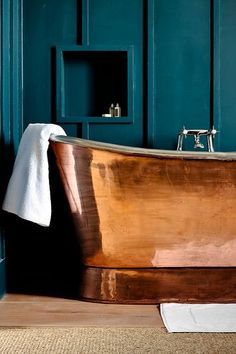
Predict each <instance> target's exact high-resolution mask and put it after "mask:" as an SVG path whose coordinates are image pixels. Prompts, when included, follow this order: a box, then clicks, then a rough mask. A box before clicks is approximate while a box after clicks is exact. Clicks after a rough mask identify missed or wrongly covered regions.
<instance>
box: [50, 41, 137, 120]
mask: <svg viewBox="0 0 236 354" xmlns="http://www.w3.org/2000/svg"><path fill="white" fill-rule="evenodd" d="M132 62H133V48H132V46H130V47H125V48H124V47H119V48H113V47H112V48H111V47H110V46H109V47H102V48H101V47H97V46H96V47H95V46H92V47H91V46H89V47H83V46H70V47H59V48H57V121H58V122H74V123H76V122H78V123H81V122H88V123H96V124H97V123H103V124H104V123H107V124H109V123H132V122H133V104H134V98H133V90H132V88H133V86H134V75H133V66H132ZM111 103H114V104H116V103H119V105H120V106H121V117H102V114H104V113H108V110H109V106H110V104H111Z"/></svg>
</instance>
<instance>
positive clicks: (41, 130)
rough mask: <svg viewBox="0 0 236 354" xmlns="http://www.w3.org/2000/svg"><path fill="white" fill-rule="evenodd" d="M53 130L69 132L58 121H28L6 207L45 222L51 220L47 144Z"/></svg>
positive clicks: (31, 219)
mask: <svg viewBox="0 0 236 354" xmlns="http://www.w3.org/2000/svg"><path fill="white" fill-rule="evenodd" d="M51 134H56V135H66V133H65V131H64V130H63V129H62V128H61V127H60V126H58V125H55V124H41V123H36V124H29V125H28V127H27V128H26V130H25V131H24V134H23V135H22V138H21V141H20V145H19V149H18V152H17V156H16V160H15V163H14V167H13V172H12V176H11V178H10V181H9V184H8V187H7V191H6V195H5V199H4V202H3V206H2V208H3V210H6V211H8V212H10V213H14V214H16V215H18V216H20V217H21V218H23V219H26V220H29V221H32V222H34V223H36V224H39V225H42V226H49V225H50V220H51V196H50V187H49V168H48V156H47V151H48V146H49V137H50V135H51Z"/></svg>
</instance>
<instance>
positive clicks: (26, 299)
mask: <svg viewBox="0 0 236 354" xmlns="http://www.w3.org/2000/svg"><path fill="white" fill-rule="evenodd" d="M0 326H1V327H6V326H13V327H16V326H23V327H28V326H47V327H48V326H53V327H55V326H63V327H64V326H76V327H77V326H81V327H90V326H92V327H156V328H163V327H164V325H163V323H162V320H161V317H160V314H159V309H158V307H157V306H155V305H115V304H114V305H113V304H97V303H89V302H82V301H78V300H67V299H61V298H52V297H44V296H31V295H17V294H7V295H5V297H4V298H3V299H2V300H1V301H0Z"/></svg>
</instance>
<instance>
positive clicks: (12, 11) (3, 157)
mask: <svg viewBox="0 0 236 354" xmlns="http://www.w3.org/2000/svg"><path fill="white" fill-rule="evenodd" d="M21 15H22V4H21V1H20V0H1V1H0V23H1V27H0V41H1V44H0V102H1V109H0V165H1V173H0V186H1V187H0V204H2V200H3V197H4V193H5V190H6V185H7V182H8V179H9V176H10V174H11V171H12V165H13V161H14V156H15V152H16V150H17V147H18V143H19V140H20V137H21V133H22V129H21V127H22V89H21V87H22V80H21V78H22V64H21V59H22V56H21V48H22V36H21V35H22V30H21ZM4 229H5V218H4V215H2V212H1V211H0V297H1V295H3V294H4V292H5V263H6V259H5V251H4V250H5V239H4V237H3V234H5V232H4Z"/></svg>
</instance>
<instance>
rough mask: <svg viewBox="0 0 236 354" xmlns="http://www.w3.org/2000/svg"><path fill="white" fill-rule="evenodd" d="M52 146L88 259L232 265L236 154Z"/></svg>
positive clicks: (112, 264)
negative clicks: (189, 155) (234, 158)
mask: <svg viewBox="0 0 236 354" xmlns="http://www.w3.org/2000/svg"><path fill="white" fill-rule="evenodd" d="M51 145H52V148H53V150H54V153H55V155H56V159H57V165H58V166H59V168H60V172H61V177H62V180H63V184H64V186H65V191H66V194H67V196H68V200H69V204H70V207H71V212H72V216H73V219H74V223H75V225H76V230H77V237H78V240H79V242H80V245H81V247H82V253H83V264H84V265H85V266H89V267H108V268H112V269H117V268H127V269H138V268H140V269H141V268H151V269H158V268H163V267H165V268H166V267H167V268H171V267H172V268H173V267H236V218H235V217H234V213H235V210H236V161H231V160H229V159H225V160H223V159H218V158H217V155H215V156H216V157H215V158H213V159H207V158H203V159H201V158H199V156H198V157H197V158H196V159H194V158H185V157H184V156H185V155H184V154H183V153H179V155H177V156H176V155H173V156H168V155H167V156H166V157H165V156H163V155H160V156H159V155H158V153H157V154H156V156H153V155H148V154H145V153H140V154H137V153H135V154H132V149H131V152H130V153H127V152H125V153H124V152H123V151H120V152H119V151H118V150H117V148H116V149H114V150H112V149H111V148H110V149H106V148H105V147H104V149H103V148H101V146H99V148H96V146H95V147H94V148H93V147H91V146H90V145H89V146H88V147H86V142H85V141H83V144H81V145H80V144H79V142H78V144H74V143H73V144H68V143H63V142H59V141H51ZM226 270H227V268H226ZM173 271H174V268H173ZM112 274H113V273H112ZM110 276H111V277H114V274H113V275H110ZM112 279H113V278H112ZM116 282H117V279H116ZM112 284H114V280H112ZM100 288H101V287H100ZM103 289H105V288H104V286H103ZM103 291H105V290H103ZM115 293H116V292H115V290H114V289H113V288H112V290H111V294H113V297H115V295H114V294H115ZM235 296H236V295H235Z"/></svg>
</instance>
